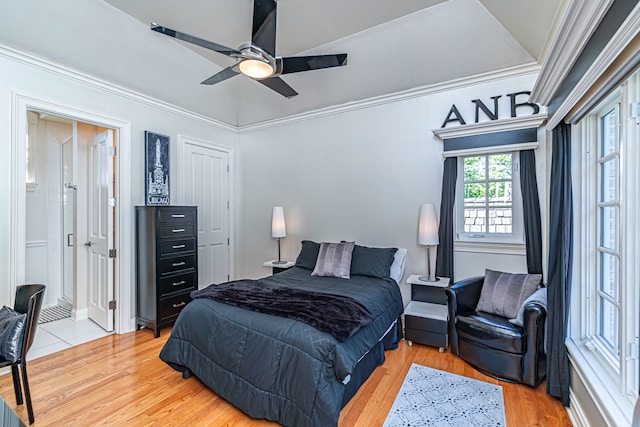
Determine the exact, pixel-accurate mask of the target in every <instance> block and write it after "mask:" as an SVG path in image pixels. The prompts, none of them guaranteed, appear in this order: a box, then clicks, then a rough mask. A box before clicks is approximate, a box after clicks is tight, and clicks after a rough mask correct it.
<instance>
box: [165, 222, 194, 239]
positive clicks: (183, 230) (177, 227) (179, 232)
mask: <svg viewBox="0 0 640 427" xmlns="http://www.w3.org/2000/svg"><path fill="white" fill-rule="evenodd" d="M193 236H195V226H194V225H193V224H173V225H163V226H161V227H160V238H161V239H173V238H175V239H179V238H181V237H193Z"/></svg>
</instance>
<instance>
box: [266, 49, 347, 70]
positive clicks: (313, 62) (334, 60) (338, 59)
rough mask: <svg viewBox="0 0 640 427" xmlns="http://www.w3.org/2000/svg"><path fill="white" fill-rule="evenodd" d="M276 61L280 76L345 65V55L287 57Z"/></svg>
mask: <svg viewBox="0 0 640 427" xmlns="http://www.w3.org/2000/svg"><path fill="white" fill-rule="evenodd" d="M276 61H277V62H278V70H281V71H280V74H291V73H299V72H302V71H310V70H319V69H322V68H331V67H340V66H343V65H347V54H346V53H339V54H335V55H314V56H288V57H283V58H276Z"/></svg>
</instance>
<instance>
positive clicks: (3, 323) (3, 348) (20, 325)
mask: <svg viewBox="0 0 640 427" xmlns="http://www.w3.org/2000/svg"><path fill="white" fill-rule="evenodd" d="M26 317H27V315H26V314H22V313H18V312H17V311H15V310H14V309H12V308H9V307H7V306H4V307H2V308H0V357H1V358H2V359H3V360H1V361H2V362H9V363H15V362H16V361H18V359H20V353H21V350H22V337H23V334H24V323H25V319H26Z"/></svg>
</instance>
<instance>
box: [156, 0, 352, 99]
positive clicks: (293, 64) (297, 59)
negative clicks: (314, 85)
mask: <svg viewBox="0 0 640 427" xmlns="http://www.w3.org/2000/svg"><path fill="white" fill-rule="evenodd" d="M151 29H152V30H153V31H157V32H158V33H162V34H165V35H167V36H170V37H175V38H176V39H179V40H183V41H185V42H188V43H193V44H195V45H198V46H201V47H204V48H206V49H210V50H213V51H215V52H218V53H221V54H223V55H227V56H229V57H232V58H235V59H236V60H237V62H236V63H235V64H234V65H232V66H230V67H227V68H225V69H224V70H222V71H220V72H219V73H217V74H214V75H213V76H211V77H209V78H208V79H206V80H205V81H203V82H202V84H205V85H213V84H216V83H219V82H221V81H224V80H227V79H229V78H231V77H234V76H236V75H238V74H244V75H245V76H247V77H250V78H252V79H254V80H256V81H257V82H260V83H262V84H263V85H265V86H267V87H268V88H270V89H272V90H274V91H276V92H278V93H279V94H280V95H282V96H285V97H287V98H292V97H294V96H296V95H297V94H298V92H296V91H295V90H294V89H293V88H292V87H291V86H289V85H288V84H287V83H286V82H285V81H284V80H282V79H281V78H280V76H281V75H282V74H291V73H299V72H302V71H310V70H319V69H322V68H331V67H340V66H343V65H347V54H346V53H339V54H333V55H312V56H284V57H282V56H276V52H275V51H276V1H275V0H254V2H253V31H252V34H251V42H248V43H243V44H242V45H240V46H239V47H238V49H232V48H230V47H226V46H223V45H221V44H218V43H214V42H210V41H208V40H204V39H201V38H199V37H195V36H192V35H189V34H186V33H183V32H180V31H177V30H173V29H171V28H167V27H163V26H162V25H158V24H156V23H152V24H151Z"/></svg>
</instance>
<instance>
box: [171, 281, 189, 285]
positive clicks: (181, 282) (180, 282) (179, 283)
mask: <svg viewBox="0 0 640 427" xmlns="http://www.w3.org/2000/svg"><path fill="white" fill-rule="evenodd" d="M185 283H187V282H186V281H184V280H181V281H179V282H175V283H172V285H173V286H180V285H184V284H185Z"/></svg>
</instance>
